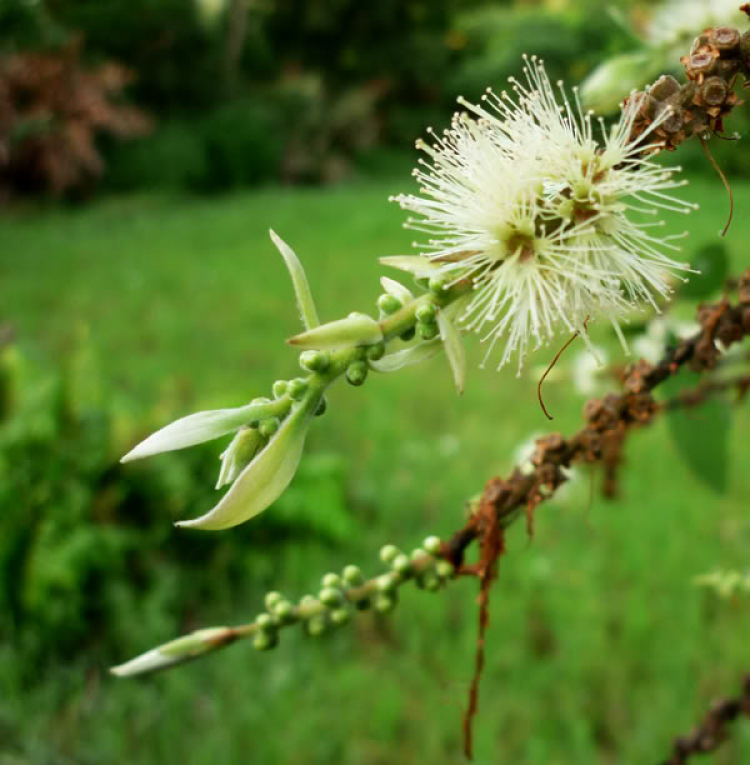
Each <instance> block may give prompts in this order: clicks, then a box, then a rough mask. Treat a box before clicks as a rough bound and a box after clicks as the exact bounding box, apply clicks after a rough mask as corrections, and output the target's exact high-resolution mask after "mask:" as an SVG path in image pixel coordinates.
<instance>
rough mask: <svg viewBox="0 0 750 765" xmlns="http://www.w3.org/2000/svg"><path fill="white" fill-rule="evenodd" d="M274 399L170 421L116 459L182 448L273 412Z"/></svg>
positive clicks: (274, 407)
mask: <svg viewBox="0 0 750 765" xmlns="http://www.w3.org/2000/svg"><path fill="white" fill-rule="evenodd" d="M278 408H279V405H278V402H277V401H273V402H270V403H260V404H248V405H247V406H241V407H238V408H237V409H211V410H209V411H206V412H197V413H196V414H191V415H189V416H187V417H182V418H181V419H179V420H175V422H172V423H170V424H169V425H167V426H166V427H164V428H162V429H161V430H157V431H156V433H154V434H153V435H150V436H149V437H148V438H147V439H146V440H145V441H141V443H140V444H138V446H136V447H135V448H134V449H132V450H131V451H129V452H128V453H127V454H126V455H125V456H124V457H123V458H122V459H121V460H120V462H130V461H131V460H139V459H142V458H143V457H150V456H151V455H153V454H160V453H161V452H171V451H175V450H176V449H185V448H187V447H188V446H195V445H196V444H200V443H203V442H204V441H212V440H213V439H214V438H220V437H221V436H224V435H226V434H227V433H231V432H232V431H233V430H237V429H238V428H240V427H242V426H243V425H245V424H247V423H248V422H252V421H253V420H258V419H261V418H263V417H269V416H271V415H274V414H276V413H277V410H278Z"/></svg>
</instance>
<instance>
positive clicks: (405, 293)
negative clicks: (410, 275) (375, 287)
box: [380, 276, 414, 305]
mask: <svg viewBox="0 0 750 765" xmlns="http://www.w3.org/2000/svg"><path fill="white" fill-rule="evenodd" d="M380 284H381V286H382V287H383V289H384V290H385V291H386V292H387V293H388V294H389V295H393V297H395V298H396V300H398V302H399V303H401V305H406V303H409V302H410V301H412V300H414V295H412V293H411V290H409V289H407V288H406V287H404V285H403V284H399V283H398V282H397V281H395V280H394V279H389V278H388V277H387V276H383V277H381V279H380Z"/></svg>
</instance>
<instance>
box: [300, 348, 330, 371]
mask: <svg viewBox="0 0 750 765" xmlns="http://www.w3.org/2000/svg"><path fill="white" fill-rule="evenodd" d="M329 363H330V359H329V357H328V354H327V353H324V352H323V351H302V353H300V355H299V365H300V366H301V367H302V369H305V370H306V371H308V372H325V371H326V369H328V364H329Z"/></svg>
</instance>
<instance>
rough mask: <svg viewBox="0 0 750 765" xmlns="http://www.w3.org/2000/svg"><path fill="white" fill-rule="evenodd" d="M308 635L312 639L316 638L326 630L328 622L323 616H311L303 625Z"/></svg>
mask: <svg viewBox="0 0 750 765" xmlns="http://www.w3.org/2000/svg"><path fill="white" fill-rule="evenodd" d="M305 628H306V629H307V633H308V635H311V636H312V637H318V636H319V635H322V634H323V633H324V632H325V631H326V630H327V629H328V620H327V619H326V616H325V614H316V615H315V616H311V617H310V618H309V619H308V620H307V623H306V624H305Z"/></svg>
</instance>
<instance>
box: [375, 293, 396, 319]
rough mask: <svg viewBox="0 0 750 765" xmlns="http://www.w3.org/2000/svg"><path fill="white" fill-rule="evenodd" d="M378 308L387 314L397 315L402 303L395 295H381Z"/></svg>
mask: <svg viewBox="0 0 750 765" xmlns="http://www.w3.org/2000/svg"><path fill="white" fill-rule="evenodd" d="M378 308H379V309H380V310H381V311H382V312H383V313H385V314H389V315H390V314H392V313H396V311H398V310H399V308H401V301H400V300H399V299H398V298H397V297H395V296H394V295H388V294H385V295H381V296H380V297H379V298H378Z"/></svg>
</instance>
